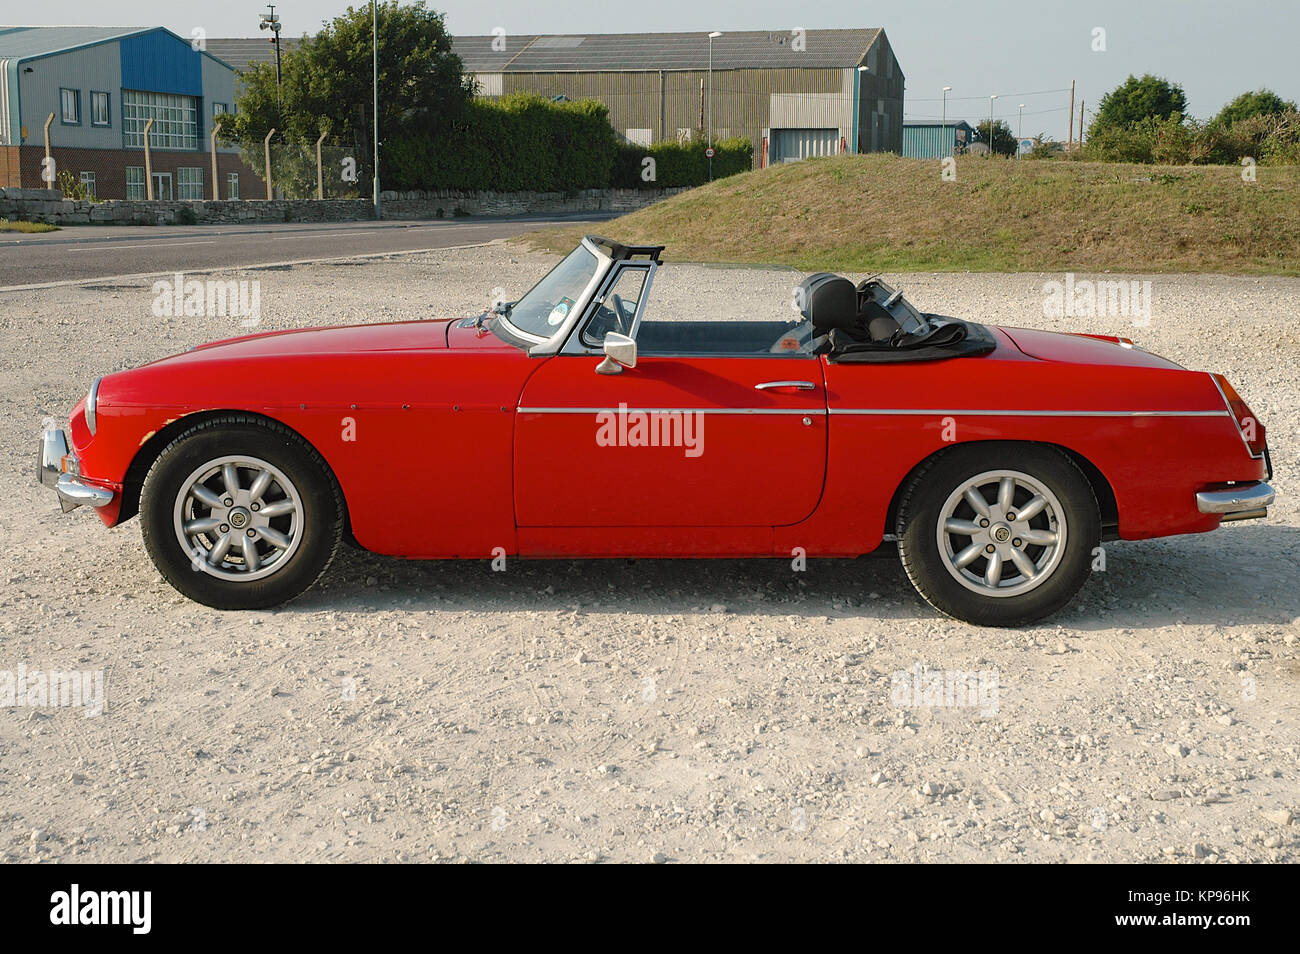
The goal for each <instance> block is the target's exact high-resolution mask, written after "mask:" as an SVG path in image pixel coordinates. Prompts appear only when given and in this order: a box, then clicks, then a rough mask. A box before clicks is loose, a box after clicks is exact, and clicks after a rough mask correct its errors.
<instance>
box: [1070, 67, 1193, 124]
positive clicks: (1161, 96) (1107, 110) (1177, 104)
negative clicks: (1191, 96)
mask: <svg viewBox="0 0 1300 954" xmlns="http://www.w3.org/2000/svg"><path fill="white" fill-rule="evenodd" d="M1186 111H1187V95H1186V94H1185V93H1184V92H1183V88H1182V87H1181V86H1179V85H1178V84H1177V83H1171V82H1169V81H1168V80H1167V79H1162V78H1160V77H1158V76H1152V75H1151V74H1150V73H1147V74H1146V75H1145V76H1143V77H1142V78H1141V79H1138V78H1137V77H1135V76H1130V77H1129V78H1128V79H1127V80H1125V81H1124V82H1123V83H1122V84H1121V85H1119V86H1117V87H1116V88H1115V89H1113V90H1111V91H1110V92H1109V93H1107V94H1106V95H1105V96H1103V97H1102V98H1101V105H1100V106H1099V107H1098V109H1097V116H1096V118H1095V119H1093V121H1092V125H1091V126H1089V127H1088V137H1089V138H1091V137H1093V136H1095V135H1099V134H1100V133H1101V132H1103V131H1105V130H1107V129H1123V128H1125V127H1128V126H1132V125H1133V124H1134V123H1139V122H1141V121H1142V120H1144V119H1158V120H1165V119H1178V120H1181V119H1182V118H1183V114H1184V113H1186Z"/></svg>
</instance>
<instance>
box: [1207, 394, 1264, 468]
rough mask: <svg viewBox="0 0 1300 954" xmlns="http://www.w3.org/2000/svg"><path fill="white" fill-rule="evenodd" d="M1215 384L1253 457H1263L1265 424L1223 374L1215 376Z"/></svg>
mask: <svg viewBox="0 0 1300 954" xmlns="http://www.w3.org/2000/svg"><path fill="white" fill-rule="evenodd" d="M1213 378H1214V383H1215V384H1217V385H1218V386H1219V393H1220V394H1222V395H1223V400H1224V402H1226V403H1227V405H1228V410H1229V411H1231V412H1232V417H1233V420H1235V421H1236V422H1237V430H1238V431H1239V432H1240V433H1241V439H1242V440H1243V441H1245V442H1246V447H1247V448H1249V449H1250V456H1251V457H1260V456H1263V453H1264V447H1265V445H1266V443H1267V442H1266V441H1265V440H1264V424H1263V422H1262V421H1260V420H1259V418H1257V417H1255V412H1254V411H1252V410H1251V409H1250V405H1248V404H1247V403H1246V402H1245V401H1243V400H1242V399H1241V395H1240V394H1238V393H1237V389H1236V388H1234V387H1233V386H1232V385H1231V384H1229V383H1228V379H1227V378H1225V377H1224V376H1223V375H1221V374H1216V375H1213Z"/></svg>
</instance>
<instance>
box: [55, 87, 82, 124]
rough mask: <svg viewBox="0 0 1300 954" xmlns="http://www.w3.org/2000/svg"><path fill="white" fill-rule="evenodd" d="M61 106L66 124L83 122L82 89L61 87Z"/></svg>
mask: <svg viewBox="0 0 1300 954" xmlns="http://www.w3.org/2000/svg"><path fill="white" fill-rule="evenodd" d="M59 108H60V110H61V111H62V115H63V123H64V125H66V126H76V125H79V124H80V123H81V90H79V89H60V90H59Z"/></svg>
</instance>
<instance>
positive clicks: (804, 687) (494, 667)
mask: <svg viewBox="0 0 1300 954" xmlns="http://www.w3.org/2000/svg"><path fill="white" fill-rule="evenodd" d="M549 261H550V259H548V258H547V257H545V256H541V255H537V254H529V253H523V252H520V251H518V250H516V249H513V248H510V247H504V246H490V247H485V248H476V249H463V250H455V251H445V252H439V253H436V254H419V255H406V256H395V257H392V258H390V259H386V260H380V261H370V262H365V263H361V262H358V263H352V264H321V265H314V266H299V267H294V268H292V269H288V270H276V271H249V272H247V273H239V274H234V275H233V276H231V275H222V276H214V277H237V278H238V277H242V278H250V279H251V278H257V279H260V280H261V281H262V307H263V314H264V316H265V317H264V320H263V323H262V327H263V328H266V329H273V328H280V327H287V326H298V325H308V324H315V323H341V322H355V321H370V320H374V321H380V320H394V319H403V318H425V317H434V316H437V315H447V314H450V315H461V314H469V313H471V312H473V311H476V310H479V309H480V308H481V306H482V305H483V303H485V302H486V301H488V300H489V299H490V298H491V295H492V289H493V287H494V286H497V285H500V286H502V287H503V288H505V289H506V291H507V292H508V293H510V294H511V295H514V294H517V293H518V292H520V291H522V290H523V289H524V288H525V287H526V286H527V285H528V284H529V282H530V280H531V279H532V278H533V277H535V276H536V275H537V274H539V273H540V272H541V271H543V270H544V269H545V268H546V266H547V264H548V263H549ZM886 277H887V278H888V279H889V280H890V281H891V282H894V283H897V284H901V285H902V286H903V287H904V288H905V289H906V290H907V292H908V293H909V296H910V297H911V298H912V299H913V300H914V301H915V302H916V303H917V304H918V305H919V306H921V307H922V308H924V309H926V310H932V311H938V312H942V313H946V314H953V315H959V316H966V317H972V318H975V319H979V320H988V321H995V322H1001V323H1006V324H1021V325H1032V326H1036V327H1047V328H1070V329H1076V330H1083V329H1085V328H1086V329H1087V330H1097V331H1103V332H1108V333H1118V334H1126V335H1130V336H1132V337H1134V338H1136V339H1137V340H1138V342H1139V343H1140V344H1143V345H1144V346H1147V347H1150V348H1152V349H1153V350H1155V351H1157V352H1160V353H1162V354H1165V355H1167V356H1169V357H1171V358H1173V359H1175V360H1177V361H1180V362H1182V363H1184V364H1186V365H1188V366H1192V367H1198V368H1205V369H1215V370H1221V371H1224V372H1225V373H1227V374H1228V376H1229V378H1230V380H1232V381H1233V383H1234V384H1235V385H1236V386H1237V388H1238V389H1239V390H1240V391H1241V392H1242V393H1243V394H1244V395H1245V396H1246V398H1247V400H1248V401H1249V402H1250V403H1251V404H1252V406H1253V407H1254V409H1255V410H1256V412H1257V413H1258V414H1259V415H1260V416H1261V417H1262V418H1263V420H1264V421H1265V422H1266V423H1267V425H1268V428H1269V436H1270V443H1271V447H1272V453H1273V460H1274V464H1275V467H1276V469H1277V476H1276V479H1275V481H1274V484H1275V487H1276V489H1277V491H1278V494H1279V501H1278V504H1277V505H1276V506H1275V508H1274V509H1273V511H1272V513H1271V514H1270V516H1269V517H1268V518H1267V519H1266V520H1263V521H1256V522H1250V523H1245V524H1239V525H1236V526H1230V527H1226V528H1224V529H1222V530H1220V531H1218V532H1216V533H1214V534H1210V535H1205V536H1199V537H1181V538H1172V539H1168V540H1159V541H1150V542H1144V543H1119V544H1114V545H1108V546H1107V563H1108V565H1107V570H1106V572H1105V573H1100V574H1097V575H1095V577H1094V579H1093V580H1092V581H1091V582H1090V583H1089V584H1088V585H1087V587H1086V588H1085V590H1084V592H1083V594H1082V596H1081V597H1080V598H1079V600H1078V601H1077V602H1076V603H1075V604H1073V605H1072V606H1071V607H1070V608H1069V609H1068V610H1067V611H1066V612H1064V613H1063V614H1062V615H1061V616H1060V617H1059V618H1057V619H1055V620H1051V621H1048V622H1047V623H1044V624H1042V625H1039V626H1036V627H1033V628H1029V629H1025V630H1020V631H1006V630H992V629H981V628H978V627H972V626H968V625H965V624H963V623H958V622H954V621H952V620H949V619H945V618H941V617H940V616H938V615H937V614H936V613H935V612H934V611H932V610H931V609H930V608H929V607H928V606H926V605H925V604H924V603H922V602H921V601H920V600H919V598H918V597H917V596H916V595H915V594H914V593H913V591H912V589H911V587H910V586H909V584H908V582H907V580H906V578H905V577H904V575H903V573H902V571H901V569H900V568H899V566H898V564H897V561H896V560H895V559H892V558H872V559H865V560H861V561H812V562H811V563H810V564H809V566H808V569H807V571H806V572H804V573H794V572H791V568H790V566H789V564H788V563H786V562H784V561H762V562H748V563H742V562H734V561H720V562H711V561H705V562H699V563H695V562H660V561H639V562H631V561H623V560H615V561H608V562H538V563H523V562H519V561H512V562H511V563H510V564H509V567H508V569H507V571H506V572H504V573H494V572H492V571H491V570H490V568H489V565H488V563H487V562H486V561H484V562H475V563H459V564H451V563H436V564H420V563H408V562H401V561H397V560H391V559H385V558H379V557H374V556H370V555H367V554H362V553H357V552H355V551H345V552H344V554H343V555H342V556H341V557H340V559H339V560H337V561H336V563H335V564H334V566H333V568H332V569H331V571H330V573H329V574H328V576H327V578H326V579H325V580H324V583H323V585H321V586H318V588H317V589H315V590H314V591H312V592H310V593H309V594H308V595H307V596H305V597H304V598H302V599H301V600H299V601H298V602H296V603H294V604H291V605H290V606H288V607H285V608H284V609H282V610H280V611H278V612H266V613H243V612H237V613H225V614H223V613H218V612H216V611H213V610H209V609H207V608H205V607H201V606H198V605H196V604H193V603H190V602H188V601H186V600H183V599H182V598H181V597H179V596H178V595H177V594H176V593H175V592H174V591H173V590H172V589H171V588H170V587H169V586H167V585H166V584H165V583H164V582H163V581H162V579H161V578H160V577H159V575H158V574H157V573H156V572H155V571H154V569H153V566H152V565H151V564H150V562H149V560H148V558H147V557H146V555H145V554H144V551H143V549H142V548H141V542H140V530H139V523H138V521H132V522H131V523H129V524H127V525H125V526H123V527H120V528H118V529H115V530H113V531H111V532H110V531H106V530H104V529H103V527H102V526H101V525H100V524H99V521H98V520H97V519H96V518H95V517H94V516H93V515H92V514H90V513H88V512H85V511H79V512H77V513H75V514H72V515H69V516H63V515H61V514H60V513H59V510H58V507H57V505H56V503H55V500H54V498H53V496H52V495H51V494H50V493H49V492H48V491H46V490H44V489H42V488H39V487H38V486H37V485H36V484H35V482H34V480H33V474H34V465H33V455H34V452H35V446H36V437H37V435H38V433H39V431H40V429H41V422H42V418H44V417H46V416H47V415H48V416H53V417H56V418H59V419H62V418H64V417H65V415H66V413H67V411H68V410H69V408H70V407H71V406H72V404H73V403H75V401H76V400H77V398H78V397H80V396H81V394H83V393H84V392H85V390H86V387H87V385H88V384H89V383H90V381H91V379H92V378H93V377H94V376H95V375H97V374H100V373H103V372H105V371H108V370H113V369H116V368H123V367H128V366H131V365H135V364H139V363H142V362H144V361H148V360H150V359H153V358H156V357H159V356H161V355H164V354H168V353H171V352H175V351H178V350H181V349H183V348H186V347H188V346H189V345H192V344H195V343H197V342H200V341H204V340H208V339H212V338H217V337H225V336H229V335H233V334H238V333H240V329H239V328H238V327H235V326H234V325H233V324H232V323H229V322H223V321H222V320H220V319H205V318H178V319H171V320H166V319H157V318H154V317H153V316H152V314H151V313H150V304H151V302H152V300H153V296H152V293H151V291H150V289H149V283H148V282H147V281H143V282H142V281H138V280H136V281H132V282H130V283H127V284H122V285H119V284H115V283H113V282H100V283H93V284H91V285H88V286H80V287H63V288H54V289H47V290H42V291H39V292H22V293H0V369H2V370H3V373H2V374H0V442H2V443H3V447H4V450H5V454H4V458H3V461H0V467H2V468H3V471H2V473H0V476H3V478H4V485H5V486H6V487H7V488H8V492H7V493H6V494H5V495H4V496H3V498H2V499H0V671H3V670H7V671H11V672H12V671H16V670H17V667H18V666H20V665H23V666H26V667H27V668H28V670H35V669H41V670H50V669H57V670H85V671H95V670H102V671H103V672H104V674H105V693H106V700H105V711H104V713H103V715H101V716H98V717H95V718H86V717H85V716H84V713H82V712H78V711H73V710H70V709H52V708H37V707H30V706H27V707H14V708H0V760H2V764H3V766H4V771H3V772H0V861H73V860H76V861H248V860H276V861H326V860H348V861H384V860H419V861H424V860H458V861H506V860H530V861H535V860H546V861H632V862H652V861H653V862H664V861H667V862H681V861H709V860H756V859H761V860H767V861H782V860H841V859H845V860H855V861H856V860H869V861H870V860H875V861H883V860H891V861H930V860H955V861H982V860H996V861H1005V860H1025V861H1166V860H1173V861H1185V862H1193V861H1195V862H1198V863H1207V862H1214V861H1236V862H1243V861H1277V862H1294V861H1295V860H1296V858H1297V850H1296V849H1297V834H1298V833H1300V822H1297V821H1296V820H1295V819H1294V818H1293V815H1295V814H1300V784H1298V783H1297V753H1298V746H1300V731H1298V730H1300V723H1298V719H1297V715H1298V712H1297V698H1298V696H1297V687H1298V686H1300V659H1298V658H1297V655H1298V653H1297V646H1296V641H1297V637H1298V636H1300V625H1297V623H1298V622H1300V621H1298V620H1297V617H1298V616H1300V586H1297V583H1298V582H1300V573H1297V566H1298V565H1300V531H1298V530H1297V526H1298V525H1300V524H1298V513H1297V503H1296V501H1297V498H1298V497H1300V483H1298V482H1297V480H1296V477H1295V475H1296V473H1297V468H1298V465H1300V459H1298V457H1300V452H1298V451H1297V446H1298V445H1297V437H1298V436H1300V412H1298V411H1297V407H1298V406H1300V385H1298V380H1300V377H1298V375H1297V371H1296V369H1297V366H1298V365H1300V346H1298V344H1297V339H1298V334H1297V329H1296V323H1297V305H1298V304H1300V281H1297V280H1295V279H1280V278H1222V277H1213V276H1195V275H1194V276H1148V277H1149V278H1150V279H1151V280H1152V281H1153V282H1154V309H1153V317H1152V321H1151V323H1150V325H1149V326H1148V327H1142V328H1133V327H1132V325H1131V323H1130V322H1129V321H1127V320H1125V319H1090V320H1089V319H1060V320H1051V319H1046V318H1044V317H1043V315H1042V286H1043V283H1044V282H1045V281H1047V280H1050V279H1058V280H1060V279H1062V278H1063V276H1060V275H1025V274H1021V275H936V274H925V275H910V276H886ZM1080 277H1081V278H1082V277H1087V276H1080ZM1092 277H1096V276H1092ZM795 280H797V275H796V274H795V273H792V272H789V271H783V270H778V269H769V270H759V269H725V268H704V267H700V266H670V267H666V268H665V269H664V270H663V271H662V272H661V275H660V278H659V279H658V280H657V282H656V287H655V297H654V303H653V305H652V307H654V308H656V309H659V310H660V312H661V314H662V315H664V316H667V315H674V314H675V315H676V316H677V317H690V316H693V315H694V314H697V313H698V310H699V309H704V310H705V313H707V314H710V315H714V316H718V317H724V316H728V315H730V316H733V317H760V316H770V317H785V316H786V315H788V314H789V311H788V305H787V303H788V301H789V295H790V289H791V287H792V286H793V284H794V283H795ZM232 386H234V383H233V382H232ZM580 479H581V478H580V475H575V480H580ZM918 663H920V664H922V665H924V666H927V667H929V668H930V669H931V670H960V671H967V672H979V671H985V672H992V673H995V674H996V678H997V685H998V690H999V693H998V700H997V711H996V712H990V713H987V714H984V715H981V712H980V710H979V709H978V708H970V707H936V706H926V705H921V704H907V705H904V706H899V705H897V704H896V699H895V698H893V696H892V692H891V689H892V682H893V674H894V673H897V672H900V671H907V670H911V669H912V667H913V666H914V665H915V664H918ZM915 701H916V700H913V702H915Z"/></svg>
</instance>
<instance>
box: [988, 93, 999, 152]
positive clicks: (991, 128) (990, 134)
mask: <svg viewBox="0 0 1300 954" xmlns="http://www.w3.org/2000/svg"><path fill="white" fill-rule="evenodd" d="M997 98H998V94H997V93H994V94H993V95H991V96H990V97H989V158H990V159H992V158H993V101H994V100H995V99H997Z"/></svg>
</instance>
